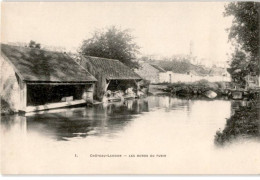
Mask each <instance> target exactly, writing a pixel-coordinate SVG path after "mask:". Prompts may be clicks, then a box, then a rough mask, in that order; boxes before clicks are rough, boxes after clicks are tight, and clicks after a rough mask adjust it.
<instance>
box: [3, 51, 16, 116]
mask: <svg viewBox="0 0 260 180" xmlns="http://www.w3.org/2000/svg"><path fill="white" fill-rule="evenodd" d="M0 62H1V86H0V91H1V98H2V99H3V100H5V101H6V102H7V103H8V104H9V106H10V108H11V110H13V111H14V112H17V111H18V110H19V106H20V89H19V84H18V81H19V77H18V76H17V75H16V73H15V71H14V69H13V67H12V66H11V65H10V64H9V63H8V62H7V61H6V60H5V59H4V58H3V57H2V56H0Z"/></svg>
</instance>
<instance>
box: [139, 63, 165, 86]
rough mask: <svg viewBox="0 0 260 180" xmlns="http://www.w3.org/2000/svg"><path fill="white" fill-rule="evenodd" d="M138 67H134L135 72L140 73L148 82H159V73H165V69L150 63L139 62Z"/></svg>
mask: <svg viewBox="0 0 260 180" xmlns="http://www.w3.org/2000/svg"><path fill="white" fill-rule="evenodd" d="M140 66H141V67H140V68H139V69H136V70H135V72H136V73H137V74H138V75H140V76H141V77H142V78H143V79H145V80H148V81H150V83H154V84H156V83H160V82H161V81H160V75H159V74H160V73H165V72H166V71H165V70H164V69H163V68H161V67H159V66H157V65H155V64H151V63H147V62H141V63H140Z"/></svg>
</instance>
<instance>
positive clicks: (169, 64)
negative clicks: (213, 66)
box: [154, 60, 208, 76]
mask: <svg viewBox="0 0 260 180" xmlns="http://www.w3.org/2000/svg"><path fill="white" fill-rule="evenodd" d="M154 63H155V64H156V65H158V66H160V67H162V68H163V69H165V70H166V71H172V72H174V73H178V74H186V73H188V72H190V73H193V74H196V75H200V76H205V75H207V74H208V70H206V69H205V68H203V67H201V66H196V65H193V64H191V63H189V62H186V61H169V60H158V61H154Z"/></svg>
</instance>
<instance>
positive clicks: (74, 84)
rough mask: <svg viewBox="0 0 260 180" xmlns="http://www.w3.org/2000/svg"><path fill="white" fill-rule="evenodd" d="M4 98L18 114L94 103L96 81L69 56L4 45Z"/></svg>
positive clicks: (2, 96) (2, 46) (2, 82)
mask: <svg viewBox="0 0 260 180" xmlns="http://www.w3.org/2000/svg"><path fill="white" fill-rule="evenodd" d="M0 59H1V70H2V71H1V98H3V99H4V100H5V101H6V102H8V103H9V105H10V107H11V108H12V109H13V110H14V111H24V112H31V111H38V110H45V109H52V108H59V107H65V106H72V105H78V104H84V103H87V102H92V101H93V89H94V83H95V82H96V78H95V77H94V76H92V75H91V74H90V73H89V72H88V71H87V70H86V69H84V68H83V67H81V66H80V65H79V64H77V63H76V62H75V61H74V60H73V59H72V58H71V57H70V56H68V55H67V54H66V53H61V52H54V51H46V50H41V49H37V48H28V47H20V46H11V45H6V44H1V58H0Z"/></svg>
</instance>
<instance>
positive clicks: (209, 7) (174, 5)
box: [1, 2, 232, 61]
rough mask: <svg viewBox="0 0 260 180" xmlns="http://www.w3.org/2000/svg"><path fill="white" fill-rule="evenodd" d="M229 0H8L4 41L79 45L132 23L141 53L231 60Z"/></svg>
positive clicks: (132, 31) (128, 26) (3, 34)
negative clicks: (102, 31) (96, 33)
mask: <svg viewBox="0 0 260 180" xmlns="http://www.w3.org/2000/svg"><path fill="white" fill-rule="evenodd" d="M224 4H225V3H223V2H160V3H158V2H157V3H154V2H139V3H137V2H136V3H134V2H128V3H122V2H88V3H87V2H81V3H80V2H79V3H75V2H65V3H55V2H49V3H48V2H38V3H36V2H33V3H32V2H31V3H29V2H25V3H2V22H1V23H2V25H1V41H2V42H3V43H8V42H29V41H30V40H35V41H36V42H39V43H41V44H44V45H49V46H60V47H65V48H66V49H67V50H75V48H78V47H79V46H80V45H81V43H82V41H83V40H84V39H88V38H90V37H91V35H92V33H93V32H94V31H95V30H97V29H102V28H107V27H110V26H112V25H115V26H118V27H120V28H122V29H131V33H132V35H133V36H134V37H135V42H136V43H137V44H138V45H139V46H140V47H141V49H140V52H141V54H140V55H148V54H155V55H159V56H172V55H176V54H188V53H189V46H190V42H191V41H192V42H193V44H194V45H193V46H194V47H193V54H194V55H196V56H197V57H198V58H205V59H207V60H208V61H227V60H228V59H227V58H228V56H227V54H228V53H230V50H231V45H230V44H229V43H228V33H227V32H226V28H228V27H230V26H231V21H232V18H231V17H229V18H227V17H223V12H224Z"/></svg>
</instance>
